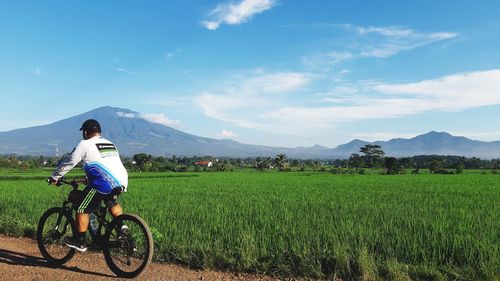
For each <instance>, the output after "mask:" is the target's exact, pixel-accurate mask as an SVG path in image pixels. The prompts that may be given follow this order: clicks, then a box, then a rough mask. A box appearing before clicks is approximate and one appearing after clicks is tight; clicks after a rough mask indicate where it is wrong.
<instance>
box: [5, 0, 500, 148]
mask: <svg viewBox="0 0 500 281" xmlns="http://www.w3.org/2000/svg"><path fill="white" fill-rule="evenodd" d="M499 14H500V2H498V1H480V2H473V1H465V0H464V1H444V0H443V1H425V0H424V1H411V2H410V1H353V0H349V1H347V0H346V1H334V0H331V1H326V0H325V1H298V0H292V1H285V0H243V1H242V0H235V1H226V0H219V1H208V0H207V1H201V0H199V1H189V0H182V1H61V0H60V1H1V2H0V38H1V39H0V93H1V95H2V110H1V111H0V131H7V130H12V129H16V128H21V127H29V126H33V125H41V124H47V123H50V122H54V121H57V120H60V119H62V118H66V117H69V116H72V115H76V114H79V113H82V112H85V111H88V110H91V109H94V108H96V107H100V106H104V105H110V106H116V107H123V108H127V109H131V110H134V111H137V112H140V113H141V115H138V116H136V118H144V119H147V120H150V121H154V122H158V123H163V124H166V125H169V126H172V127H175V128H178V129H180V130H183V131H185V132H188V133H192V134H195V135H200V136H205V137H214V138H231V139H234V140H236V141H239V142H243V143H252V144H261V145H273V146H287V147H291V146H310V145H314V144H320V145H324V146H328V147H334V146H336V145H338V144H342V143H345V142H347V141H349V140H351V139H353V138H360V139H365V140H387V139H390V138H393V137H412V136H415V135H417V134H421V133H425V132H428V131H431V130H435V131H448V132H451V133H453V134H457V135H464V136H467V137H470V138H473V139H479V140H500V126H499V125H498V121H499V120H500V55H499V52H498V47H499V46H500V17H498V15H499ZM123 118H126V117H123Z"/></svg>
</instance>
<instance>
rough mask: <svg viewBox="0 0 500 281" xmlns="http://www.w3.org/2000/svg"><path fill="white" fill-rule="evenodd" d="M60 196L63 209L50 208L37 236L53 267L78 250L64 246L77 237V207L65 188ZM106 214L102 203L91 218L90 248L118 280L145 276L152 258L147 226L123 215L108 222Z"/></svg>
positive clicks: (127, 215) (118, 190)
mask: <svg viewBox="0 0 500 281" xmlns="http://www.w3.org/2000/svg"><path fill="white" fill-rule="evenodd" d="M79 183H82V181H76V180H72V181H68V180H66V179H62V180H60V181H59V182H58V184H57V185H58V186H60V185H62V184H65V185H69V186H71V187H72V190H77V189H78V185H79ZM120 192H121V189H114V192H112V193H111V194H110V195H109V197H108V196H107V197H106V198H107V200H104V201H108V200H111V199H112V198H113V196H118V195H119V193H120ZM61 194H62V196H63V200H64V201H63V204H62V207H54V208H50V209H48V210H47V211H46V212H45V213H44V214H43V215H42V217H41V218H40V220H39V222H38V228H37V234H36V238H37V242H38V248H39V249H40V252H41V253H42V255H43V257H44V258H45V259H46V260H47V261H48V262H49V263H50V264H52V265H54V266H58V265H63V264H64V263H66V262H68V261H69V260H70V259H71V258H72V257H73V256H74V255H75V249H73V248H70V247H68V246H67V245H66V244H65V243H64V238H65V237H71V236H73V234H75V233H77V225H76V222H75V220H74V219H73V218H74V217H75V213H76V208H77V207H78V206H74V204H73V203H72V202H71V201H70V200H69V197H68V196H64V189H63V188H61ZM65 198H67V199H65ZM115 198H116V197H115ZM107 213H108V212H107V207H106V202H101V206H100V208H99V210H98V211H97V212H94V213H91V214H90V216H91V222H90V225H89V231H88V232H89V233H90V240H91V241H90V243H88V242H87V245H88V248H89V249H90V250H100V251H102V252H103V253H104V259H105V261H106V264H107V265H108V267H109V268H110V269H111V271H113V273H115V274H116V275H117V276H119V277H125V278H134V277H137V276H138V275H139V274H141V273H142V272H144V270H145V269H146V267H147V266H148V265H149V264H150V263H151V259H152V257H153V247H154V245H153V237H152V235H151V231H150V230H149V228H148V226H147V224H146V222H144V220H143V219H141V218H140V217H139V216H137V215H133V214H122V215H120V216H118V217H116V218H113V217H111V215H110V217H111V219H110V220H108V219H107V218H106V215H107ZM92 216H94V218H92ZM123 225H126V226H127V227H128V231H127V233H125V234H124V233H123V231H122V230H121V228H122V226H123ZM87 236H88V235H87Z"/></svg>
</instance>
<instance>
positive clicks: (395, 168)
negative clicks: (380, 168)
mask: <svg viewBox="0 0 500 281" xmlns="http://www.w3.org/2000/svg"><path fill="white" fill-rule="evenodd" d="M398 162H399V161H398V159H396V158H394V157H387V158H385V160H384V167H385V173H386V174H387V175H396V174H399V173H401V171H402V166H401V165H399V163H398Z"/></svg>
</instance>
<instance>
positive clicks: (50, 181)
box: [47, 177, 59, 185]
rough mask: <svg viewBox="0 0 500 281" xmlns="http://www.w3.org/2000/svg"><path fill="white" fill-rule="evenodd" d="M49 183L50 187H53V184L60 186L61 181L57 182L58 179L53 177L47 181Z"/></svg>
mask: <svg viewBox="0 0 500 281" xmlns="http://www.w3.org/2000/svg"><path fill="white" fill-rule="evenodd" d="M47 183H48V184H49V185H51V184H53V185H59V180H56V179H55V178H53V177H49V178H48V179H47Z"/></svg>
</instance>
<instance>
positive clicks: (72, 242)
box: [64, 237, 87, 253]
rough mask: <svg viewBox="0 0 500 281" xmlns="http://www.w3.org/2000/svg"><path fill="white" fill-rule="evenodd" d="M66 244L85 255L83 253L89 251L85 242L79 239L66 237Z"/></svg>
mask: <svg viewBox="0 0 500 281" xmlns="http://www.w3.org/2000/svg"><path fill="white" fill-rule="evenodd" d="M64 243H65V244H66V245H68V247H70V248H73V249H75V250H77V251H78V252H81V253H83V252H85V251H87V246H85V242H82V241H81V240H80V239H78V238H74V237H65V238H64Z"/></svg>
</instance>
